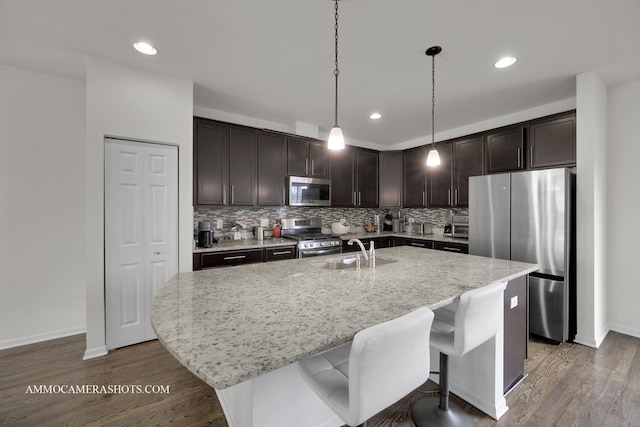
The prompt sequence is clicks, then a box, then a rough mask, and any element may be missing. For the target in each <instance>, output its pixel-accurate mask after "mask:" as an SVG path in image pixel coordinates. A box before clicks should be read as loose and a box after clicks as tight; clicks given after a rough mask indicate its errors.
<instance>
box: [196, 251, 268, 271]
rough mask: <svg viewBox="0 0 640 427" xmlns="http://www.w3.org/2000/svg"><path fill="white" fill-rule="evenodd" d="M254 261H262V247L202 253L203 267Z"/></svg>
mask: <svg viewBox="0 0 640 427" xmlns="http://www.w3.org/2000/svg"><path fill="white" fill-rule="evenodd" d="M252 262H262V249H246V250H238V251H224V252H210V253H205V254H202V259H201V265H202V268H210V267H223V266H230V265H241V264H250V263H252Z"/></svg>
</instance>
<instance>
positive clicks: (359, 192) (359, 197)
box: [358, 191, 362, 206]
mask: <svg viewBox="0 0 640 427" xmlns="http://www.w3.org/2000/svg"><path fill="white" fill-rule="evenodd" d="M358 206H362V191H358Z"/></svg>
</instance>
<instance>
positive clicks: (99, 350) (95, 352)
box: [82, 345, 109, 360]
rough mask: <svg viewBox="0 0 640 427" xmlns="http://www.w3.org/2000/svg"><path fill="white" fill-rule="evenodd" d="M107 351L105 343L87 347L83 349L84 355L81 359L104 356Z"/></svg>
mask: <svg viewBox="0 0 640 427" xmlns="http://www.w3.org/2000/svg"><path fill="white" fill-rule="evenodd" d="M108 353H109V352H108V351H107V346H106V345H101V346H100V347H93V348H88V349H86V350H85V351H84V357H83V358H82V360H87V359H94V358H96V357H100V356H106V355H107V354H108Z"/></svg>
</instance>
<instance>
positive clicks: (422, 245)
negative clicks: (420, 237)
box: [409, 242, 426, 248]
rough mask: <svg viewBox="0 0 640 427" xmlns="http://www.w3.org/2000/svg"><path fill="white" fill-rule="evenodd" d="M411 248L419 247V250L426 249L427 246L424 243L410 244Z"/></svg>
mask: <svg viewBox="0 0 640 427" xmlns="http://www.w3.org/2000/svg"><path fill="white" fill-rule="evenodd" d="M409 244H410V245H411V246H418V247H419V248H424V247H425V246H426V245H425V244H424V243H414V242H411V243H409Z"/></svg>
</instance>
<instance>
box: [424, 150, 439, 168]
mask: <svg viewBox="0 0 640 427" xmlns="http://www.w3.org/2000/svg"><path fill="white" fill-rule="evenodd" d="M427 166H440V154H438V150H436V149H435V148H432V149H431V150H429V155H427Z"/></svg>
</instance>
